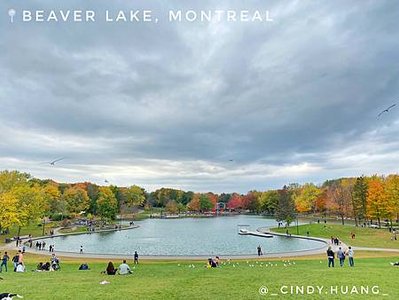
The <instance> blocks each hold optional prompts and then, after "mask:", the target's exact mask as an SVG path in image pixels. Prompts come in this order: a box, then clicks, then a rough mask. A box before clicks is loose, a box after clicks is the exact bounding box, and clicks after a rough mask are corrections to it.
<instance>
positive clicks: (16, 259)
mask: <svg viewBox="0 0 399 300" xmlns="http://www.w3.org/2000/svg"><path fill="white" fill-rule="evenodd" d="M12 263H13V265H14V272H16V271H17V266H18V253H17V254H15V255H14V256H13V258H12Z"/></svg>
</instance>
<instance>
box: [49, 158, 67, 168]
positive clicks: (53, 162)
mask: <svg viewBox="0 0 399 300" xmlns="http://www.w3.org/2000/svg"><path fill="white" fill-rule="evenodd" d="M63 159H65V157H61V158H57V159H55V160H53V161H50V165H52V166H54V165H55V163H56V162H58V161H60V160H63Z"/></svg>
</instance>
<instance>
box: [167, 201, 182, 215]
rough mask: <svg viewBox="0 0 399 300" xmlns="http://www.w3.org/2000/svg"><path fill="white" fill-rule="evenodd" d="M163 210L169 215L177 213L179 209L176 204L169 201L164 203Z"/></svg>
mask: <svg viewBox="0 0 399 300" xmlns="http://www.w3.org/2000/svg"><path fill="white" fill-rule="evenodd" d="M165 210H166V211H167V212H168V213H170V214H177V213H178V212H179V208H178V207H177V203H176V201H174V200H170V201H169V202H168V203H166V206H165Z"/></svg>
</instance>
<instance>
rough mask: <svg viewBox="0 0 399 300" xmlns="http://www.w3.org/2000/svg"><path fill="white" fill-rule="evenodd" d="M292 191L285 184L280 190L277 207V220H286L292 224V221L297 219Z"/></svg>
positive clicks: (288, 223)
mask: <svg viewBox="0 0 399 300" xmlns="http://www.w3.org/2000/svg"><path fill="white" fill-rule="evenodd" d="M291 193H292V191H290V190H289V188H288V187H287V186H284V187H283V189H282V190H279V191H278V194H279V201H278V205H277V207H276V214H275V216H276V221H277V222H281V221H284V222H286V223H287V225H288V226H290V224H291V222H292V221H293V220H295V217H296V211H295V202H294V199H293V197H292V194H291Z"/></svg>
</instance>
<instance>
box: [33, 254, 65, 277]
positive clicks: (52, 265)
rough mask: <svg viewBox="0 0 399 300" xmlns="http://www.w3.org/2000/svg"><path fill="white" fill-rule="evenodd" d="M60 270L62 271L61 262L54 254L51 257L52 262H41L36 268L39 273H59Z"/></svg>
mask: <svg viewBox="0 0 399 300" xmlns="http://www.w3.org/2000/svg"><path fill="white" fill-rule="evenodd" d="M59 269H60V260H59V259H58V257H57V256H56V255H55V254H54V253H53V254H52V255H51V258H50V261H48V262H45V263H42V262H39V264H38V265H37V267H36V271H37V272H42V271H58V270H59Z"/></svg>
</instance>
